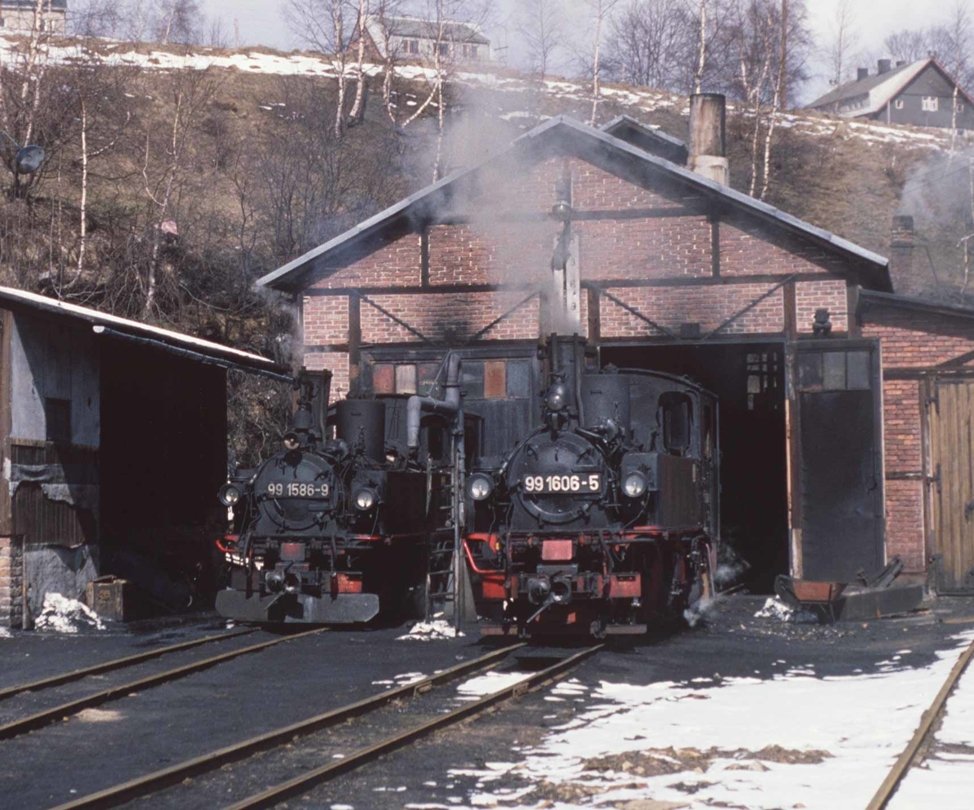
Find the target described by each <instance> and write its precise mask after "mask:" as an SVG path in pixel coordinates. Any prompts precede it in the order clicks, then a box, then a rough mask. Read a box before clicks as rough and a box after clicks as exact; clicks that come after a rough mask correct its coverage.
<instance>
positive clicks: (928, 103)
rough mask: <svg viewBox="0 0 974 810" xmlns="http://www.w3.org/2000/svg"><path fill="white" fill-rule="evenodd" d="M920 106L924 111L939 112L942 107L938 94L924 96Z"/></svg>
mask: <svg viewBox="0 0 974 810" xmlns="http://www.w3.org/2000/svg"><path fill="white" fill-rule="evenodd" d="M920 108H921V109H922V110H923V111H924V112H937V110H938V109H940V99H939V98H937V97H936V96H924V97H923V99H922V100H921V102H920Z"/></svg>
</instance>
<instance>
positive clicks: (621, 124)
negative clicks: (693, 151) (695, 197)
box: [600, 115, 688, 163]
mask: <svg viewBox="0 0 974 810" xmlns="http://www.w3.org/2000/svg"><path fill="white" fill-rule="evenodd" d="M600 129H601V130H602V131H603V132H607V133H608V134H609V135H612V136H613V137H615V138H618V139H619V140H622V141H626V142H627V143H631V144H632V145H633V146H638V147H640V148H641V149H645V150H646V151H647V152H650V153H651V154H654V155H659V156H660V157H664V158H666V159H667V160H670V161H672V162H673V163H686V160H687V154H688V153H687V145H686V143H684V142H683V141H681V140H680V139H679V138H674V137H673V136H672V135H667V134H666V133H665V132H663V131H662V130H661V129H659V128H658V127H653V126H649V125H648V124H644V123H642V122H641V121H637V120H636V119H635V118H632V117H630V116H628V115H617V116H616V117H615V118H613V119H612V120H611V121H609V123H608V124H605V125H604V126H602V127H600Z"/></svg>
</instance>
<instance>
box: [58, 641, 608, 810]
mask: <svg viewBox="0 0 974 810" xmlns="http://www.w3.org/2000/svg"><path fill="white" fill-rule="evenodd" d="M523 646H525V645H524V644H514V645H510V646H507V647H504V648H503V649H501V650H495V651H492V652H490V653H488V654H486V655H483V656H480V657H479V658H476V659H473V660H472V661H467V662H464V663H461V664H458V665H456V666H453V667H451V668H449V669H446V670H444V671H442V672H439V673H437V674H435V675H432V676H430V677H427V678H424V679H423V680H420V681H417V682H414V683H409V684H405V685H402V686H399V687H395V688H392V689H387V690H385V691H383V692H381V693H379V694H376V695H373V696H370V697H368V698H365V699H363V700H359V701H357V702H355V703H351V704H348V705H346V706H342V707H339V708H336V709H332V710H330V711H327V712H324V713H323V714H318V715H315V716H313V717H309V718H307V719H305V720H302V721H299V722H297V723H293V724H291V725H288V726H284V727H281V728H277V729H274V730H272V731H270V732H266V733H264V734H261V735H258V736H256V737H252V738H250V739H247V740H243V741H241V742H239V743H235V744H233V745H230V746H226V747H224V748H220V749H217V750H215V751H211V752H209V753H208V754H204V755H202V756H199V757H195V758H193V759H190V760H186V761H184V762H181V763H178V764H176V765H173V766H170V767H167V768H164V769H162V770H158V771H155V772H153V773H149V774H146V775H144V776H142V777H138V778H136V779H132V780H130V781H128V782H124V783H121V784H118V785H114V786H112V787H109V788H106V789H104V790H101V791H98V792H96V793H91V794H89V795H87V796H82V797H80V798H78V799H74V800H72V801H70V802H68V803H65V804H62V805H59V806H58V807H57V808H56V810H69V808H70V809H71V810H78V809H80V808H104V807H116V806H118V805H120V804H123V803H125V802H128V801H131V800H133V799H136V798H140V797H146V796H150V795H151V796H153V797H156V799H158V797H159V795H160V794H161V792H162V791H164V790H166V789H167V788H169V787H172V786H174V785H177V784H180V783H184V781H185V780H187V779H191V778H194V777H202V776H205V775H206V774H208V773H210V772H212V771H214V770H216V769H218V768H223V767H224V766H226V765H228V764H230V763H240V762H242V761H244V760H248V759H251V758H252V757H256V756H258V755H261V754H266V755H268V756H273V755H274V754H275V753H278V752H280V751H281V750H283V749H284V748H285V747H286V748H287V749H288V757H289V760H290V761H292V762H293V761H294V758H295V753H294V749H295V748H298V747H301V748H304V749H306V750H305V753H304V755H303V756H298V759H303V760H304V761H305V762H308V761H311V760H315V761H316V764H314V765H312V766H311V767H308V766H307V765H306V764H305V765H300V766H293V765H292V768H291V770H292V771H294V770H297V771H298V773H297V775H295V776H294V777H293V778H291V779H287V780H285V781H283V782H280V783H278V784H275V785H272V786H270V787H260V788H258V789H256V790H251V792H250V793H249V795H247V796H245V797H244V798H239V799H237V800H236V803H235V804H233V805H231V807H233V808H235V810H243V808H257V807H270V806H272V805H274V804H277V803H279V802H282V801H284V800H285V799H287V798H289V797H294V796H299V795H301V794H303V793H306V792H307V791H309V790H311V789H312V788H313V787H314V786H316V785H318V784H321V783H323V782H325V781H327V780H329V779H332V778H334V777H336V776H338V775H340V774H344V773H347V772H349V771H351V770H354V769H356V768H358V767H361V766H362V765H365V764H367V763H369V762H372V761H374V760H375V759H377V758H379V757H381V756H383V755H385V754H388V753H390V752H392V751H395V750H396V749H398V748H402V747H403V746H406V745H408V744H409V743H411V742H413V741H416V740H418V739H421V738H422V737H425V736H427V735H429V734H432V733H434V732H435V731H438V730H440V729H443V728H447V727H449V726H452V725H455V724H457V723H459V722H461V721H463V720H467V719H469V718H471V717H474V716H476V715H478V714H480V713H482V712H484V711H486V710H488V709H490V708H492V707H494V706H497V705H498V704H501V703H503V702H504V701H506V700H510V699H512V698H516V697H519V696H520V695H523V694H526V693H528V692H531V691H534V690H536V689H539V688H541V687H543V686H545V685H546V684H548V683H551V682H553V681H555V680H557V679H558V678H560V677H562V676H563V675H564V674H566V673H567V672H568V671H569V670H571V669H572V668H573V667H575V666H576V665H578V664H579V663H581V662H582V661H583V660H585V659H586V658H588V657H590V656H592V655H594V654H595V653H596V652H598V651H599V650H600V649H602V647H603V646H604V645H602V644H598V645H595V646H593V647H589V648H587V649H584V650H582V651H580V652H577V653H575V654H573V655H569V656H566V657H564V658H561V659H559V660H557V661H555V662H554V663H552V664H550V665H548V666H545V667H544V668H543V669H540V670H538V671H536V672H533V673H530V674H528V675H525V677H523V678H520V679H518V680H517V681H516V682H515V683H512V684H509V685H507V686H505V687H503V688H501V689H498V690H496V691H494V692H492V693H490V694H488V695H486V696H484V697H481V698H479V699H476V700H473V701H470V702H467V703H463V704H462V705H460V706H458V707H456V708H451V709H450V710H449V711H445V712H444V711H443V704H442V702H440V703H439V704H437V705H435V706H433V707H431V708H428V709H427V710H426V711H425V714H424V715H423V716H421V717H420V718H418V719H416V720H415V721H412V722H406V723H405V725H403V722H402V720H401V718H398V719H397V718H394V720H393V722H392V725H394V726H399V727H397V728H395V729H394V730H393V731H391V732H390V731H388V729H386V730H382V728H381V725H382V724H381V721H379V726H380V728H379V730H378V731H376V730H375V729H374V728H373V729H371V731H372V736H373V739H372V740H371V741H370V742H368V743H366V744H362V742H361V738H362V737H363V736H369V730H368V729H367V724H366V720H367V721H375V720H376V713H378V712H379V710H380V709H382V708H384V707H389V706H392V705H393V704H395V706H396V707H402V705H403V703H404V702H408V703H412V702H413V699H415V698H425V697H426V696H427V695H428V693H430V692H431V691H433V690H434V689H436V688H437V687H443V686H446V685H448V684H451V683H456V682H458V681H460V680H461V679H462V678H464V677H465V676H467V675H470V674H471V673H474V672H478V671H483V670H487V669H491V668H493V667H495V666H497V665H498V664H499V663H501V662H503V661H504V660H506V659H508V658H509V657H510V656H511V654H512V653H513V652H514V651H515V650H517V649H520V648H522V647H523ZM421 714H422V713H421ZM366 715H368V717H367V718H365V716H366ZM352 718H364V719H363V720H362V722H357V723H354V724H348V728H347V729H345V730H346V732H347V733H346V734H345V735H344V736H345V737H346V738H347V741H346V742H345V743H342V742H341V741H339V742H335V738H334V737H330V738H329V739H328V740H327V741H326V744H325V745H324V746H322V745H321V743H320V742H319V743H318V744H317V745H316V744H315V743H314V738H315V735H316V734H317V732H320V731H322V730H324V729H331V730H333V731H336V732H337V729H336V727H337V726H339V724H342V723H345V721H348V720H350V719H352ZM298 738H304V739H303V740H302V742H301V743H300V744H298V743H296V742H295V741H296V740H297V739H298ZM323 747H324V748H325V749H327V751H328V752H332V753H323V752H322V749H323ZM337 749H341V750H340V751H338V750H337ZM264 767H265V769H266V770H269V771H270V772H279V770H280V769H279V768H278V767H277V766H275V765H273V764H271V765H270V766H269V767H268V766H267V763H265V765H264ZM221 777H222V778H223V779H224V780H225V778H226V777H225V774H224V775H221ZM231 781H232V782H234V783H236V782H237V781H238V780H231ZM186 789H188V790H193V789H194V787H193V785H192V783H191V784H190V785H189V787H188V788H186ZM224 796H225V794H224ZM173 806H182V803H181V802H179V801H175V802H174V803H173Z"/></svg>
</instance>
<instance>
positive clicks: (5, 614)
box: [0, 537, 24, 627]
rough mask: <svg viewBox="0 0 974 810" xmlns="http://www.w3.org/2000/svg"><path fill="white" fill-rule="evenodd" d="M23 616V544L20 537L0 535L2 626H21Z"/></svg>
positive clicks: (0, 611)
mask: <svg viewBox="0 0 974 810" xmlns="http://www.w3.org/2000/svg"><path fill="white" fill-rule="evenodd" d="M23 617H24V562H23V544H22V542H21V540H20V538H19V537H0V627H21V626H22V625H23Z"/></svg>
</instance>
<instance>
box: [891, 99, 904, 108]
mask: <svg viewBox="0 0 974 810" xmlns="http://www.w3.org/2000/svg"><path fill="white" fill-rule="evenodd" d="M893 106H894V107H896V109H898V110H902V109H903V107H904V106H906V105H905V104H904V103H903V99H901V98H898V99H896V101H894V102H893Z"/></svg>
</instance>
